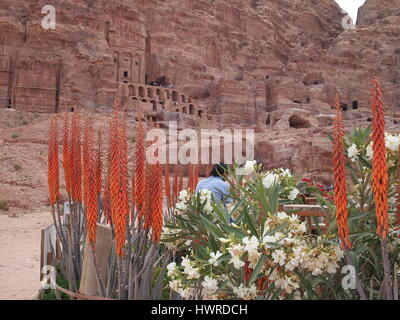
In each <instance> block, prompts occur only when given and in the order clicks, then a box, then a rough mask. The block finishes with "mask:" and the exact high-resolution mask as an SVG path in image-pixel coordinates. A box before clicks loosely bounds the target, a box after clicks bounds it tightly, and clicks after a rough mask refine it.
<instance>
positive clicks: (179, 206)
mask: <svg viewBox="0 0 400 320" xmlns="http://www.w3.org/2000/svg"><path fill="white" fill-rule="evenodd" d="M175 208H176V209H177V210H179V211H186V209H187V205H186V204H185V203H184V202H183V201H181V202H178V203H177V204H176V205H175Z"/></svg>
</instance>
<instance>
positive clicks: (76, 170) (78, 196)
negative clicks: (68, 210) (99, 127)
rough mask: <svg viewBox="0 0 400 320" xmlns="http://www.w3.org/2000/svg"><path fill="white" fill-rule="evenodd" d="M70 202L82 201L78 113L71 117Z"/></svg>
mask: <svg viewBox="0 0 400 320" xmlns="http://www.w3.org/2000/svg"><path fill="white" fill-rule="evenodd" d="M71 163H72V188H71V191H72V200H74V201H76V202H80V201H82V154H81V127H80V116H79V113H74V114H73V115H72V133H71Z"/></svg>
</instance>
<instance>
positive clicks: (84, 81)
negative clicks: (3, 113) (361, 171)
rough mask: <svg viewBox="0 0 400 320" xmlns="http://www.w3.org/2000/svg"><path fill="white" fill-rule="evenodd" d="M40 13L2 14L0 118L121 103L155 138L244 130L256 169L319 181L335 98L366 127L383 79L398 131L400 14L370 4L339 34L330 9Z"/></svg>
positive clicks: (313, 5) (180, 4)
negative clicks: (45, 22) (170, 132)
mask: <svg viewBox="0 0 400 320" xmlns="http://www.w3.org/2000/svg"><path fill="white" fill-rule="evenodd" d="M46 4H48V3H47V2H46V1H44V0H36V1H29V2H27V1H20V0H2V1H1V2H0V31H1V32H0V108H8V107H10V108H16V109H17V110H19V111H35V112H59V111H62V110H64V109H66V108H67V107H68V108H72V107H73V108H77V107H80V108H82V109H83V110H84V111H85V112H89V113H107V112H109V111H110V110H111V106H112V104H113V103H114V101H115V98H116V96H117V95H118V94H120V93H121V92H122V94H123V99H122V102H123V104H124V108H125V109H126V110H128V111H137V110H139V111H143V112H144V113H146V114H147V116H148V118H147V119H149V120H152V121H160V123H161V125H162V127H167V125H168V121H171V120H173V121H177V122H178V125H179V127H180V128H183V127H185V126H189V127H196V126H198V125H200V126H201V127H203V128H204V127H212V128H234V127H243V128H254V129H256V132H257V135H256V142H257V145H256V158H257V160H259V161H262V162H263V163H264V164H265V165H266V166H267V167H274V166H285V167H289V168H291V169H293V170H295V171H296V173H298V174H299V175H301V174H303V173H307V174H308V175H309V176H313V177H315V178H320V179H323V180H325V181H329V180H330V170H331V166H330V162H329V161H330V142H329V140H328V138H327V134H328V133H329V132H330V130H331V125H332V119H333V112H332V107H331V106H332V104H333V99H334V95H335V93H336V92H339V93H340V95H341V102H342V106H343V110H345V112H344V114H345V119H346V127H347V128H350V127H352V126H359V125H360V126H366V125H368V124H369V120H370V119H369V117H370V112H369V109H368V107H369V95H368V91H369V86H370V85H369V82H370V80H371V78H372V77H373V76H378V77H380V78H381V79H382V82H383V86H384V90H385V95H384V100H385V101H384V102H385V105H386V112H387V116H388V131H396V130H398V128H397V126H396V124H397V123H400V110H399V107H400V64H399V62H400V45H399V42H398V40H399V38H400V15H399V14H400V11H399V9H400V3H399V1H395V0H391V1H389V0H379V1H378V0H367V1H366V3H365V5H364V6H363V7H362V8H360V11H359V21H358V26H357V28H356V29H350V30H344V29H343V26H342V19H343V17H344V14H343V13H342V12H341V10H340V8H339V7H338V5H337V4H336V3H335V1H334V0H319V1H317V0H312V1H310V0H307V1H306V0H281V1H276V0H229V1H228V0H169V1H162V0H138V1H131V0H117V1H105V0H73V1H72V0H62V1H58V2H57V4H55V9H56V28H55V29H54V30H52V29H48V30H46V29H44V28H43V27H42V25H41V24H42V19H43V17H44V16H45V14H42V13H41V11H42V8H43V6H44V5H46ZM154 81H156V82H157V83H158V84H162V86H163V87H159V86H158V87H157V86H151V85H149V84H151V83H153V82H154ZM153 84H154V83H153ZM121 86H122V89H121ZM118 90H121V91H118ZM32 130H33V131H32V132H31V134H32V136H35V135H36V134H37V133H36V132H35V131H34V130H35V128H32ZM7 132H9V131H7ZM31 138H34V137H31ZM25 141H26V140H25ZM26 143H28V142H26ZM7 148H8V147H7ZM7 150H8V149H7ZM27 150H29V148H27V149H26V150H25V151H24V152H28V151H27ZM7 152H8V151H7Z"/></svg>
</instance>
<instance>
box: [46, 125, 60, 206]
mask: <svg viewBox="0 0 400 320" xmlns="http://www.w3.org/2000/svg"><path fill="white" fill-rule="evenodd" d="M48 150H49V151H48V161H47V168H48V172H47V177H48V178H47V179H48V187H49V200H50V204H51V205H55V204H56V203H57V202H58V200H59V199H60V194H59V192H60V185H59V183H60V180H59V179H60V178H59V163H58V125H57V118H55V117H53V118H52V119H51V122H50V139H49V149H48Z"/></svg>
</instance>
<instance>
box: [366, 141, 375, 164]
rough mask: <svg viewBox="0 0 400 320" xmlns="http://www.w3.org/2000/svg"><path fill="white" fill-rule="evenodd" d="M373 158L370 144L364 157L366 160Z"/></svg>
mask: <svg viewBox="0 0 400 320" xmlns="http://www.w3.org/2000/svg"><path fill="white" fill-rule="evenodd" d="M373 156H374V150H373V148H372V142H371V143H370V144H369V145H368V147H367V153H366V155H365V157H366V158H367V159H368V160H372V158H373Z"/></svg>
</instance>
